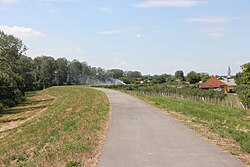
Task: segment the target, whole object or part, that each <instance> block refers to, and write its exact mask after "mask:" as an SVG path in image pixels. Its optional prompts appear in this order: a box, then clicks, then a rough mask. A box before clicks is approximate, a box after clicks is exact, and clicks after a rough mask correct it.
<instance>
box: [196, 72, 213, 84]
mask: <svg viewBox="0 0 250 167" xmlns="http://www.w3.org/2000/svg"><path fill="white" fill-rule="evenodd" d="M198 75H200V79H201V81H202V82H206V81H207V80H208V79H209V78H210V76H209V74H208V73H199V74H198Z"/></svg>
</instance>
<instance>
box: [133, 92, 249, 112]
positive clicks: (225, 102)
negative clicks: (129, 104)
mask: <svg viewBox="0 0 250 167" xmlns="http://www.w3.org/2000/svg"><path fill="white" fill-rule="evenodd" d="M132 92H136V93H139V94H144V95H153V96H161V97H174V98H181V99H189V100H193V101H197V102H202V103H206V104H215V105H220V106H224V107H230V108H239V109H246V110H249V109H250V108H247V107H245V106H244V105H243V104H242V103H241V102H240V100H239V99H238V98H236V99H235V100H225V99H217V98H209V97H201V96H191V95H190V96H187V95H181V94H174V93H168V92H161V93H159V92H158V93H152V92H144V91H132Z"/></svg>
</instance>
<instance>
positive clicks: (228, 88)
mask: <svg viewBox="0 0 250 167" xmlns="http://www.w3.org/2000/svg"><path fill="white" fill-rule="evenodd" d="M236 86H237V85H236V83H235V80H234V79H233V78H231V69H230V66H229V67H228V73H227V77H225V78H223V79H218V78H216V77H214V76H212V77H211V78H209V79H208V80H207V81H206V82H204V83H202V84H200V89H216V90H224V91H225V92H227V93H233V92H235V91H236Z"/></svg>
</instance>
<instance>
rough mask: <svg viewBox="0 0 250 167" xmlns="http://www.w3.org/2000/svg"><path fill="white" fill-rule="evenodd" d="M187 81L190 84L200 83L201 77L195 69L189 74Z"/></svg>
mask: <svg viewBox="0 0 250 167" xmlns="http://www.w3.org/2000/svg"><path fill="white" fill-rule="evenodd" d="M187 81H188V82H189V83H190V84H195V83H198V82H199V81H201V77H200V75H199V74H198V73H196V72H195V71H191V72H189V73H188V74H187Z"/></svg>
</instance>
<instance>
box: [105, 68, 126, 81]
mask: <svg viewBox="0 0 250 167" xmlns="http://www.w3.org/2000/svg"><path fill="white" fill-rule="evenodd" d="M108 72H109V73H110V74H111V77H112V78H116V79H118V78H121V77H123V76H124V72H123V70H120V69H111V70H108Z"/></svg>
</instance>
